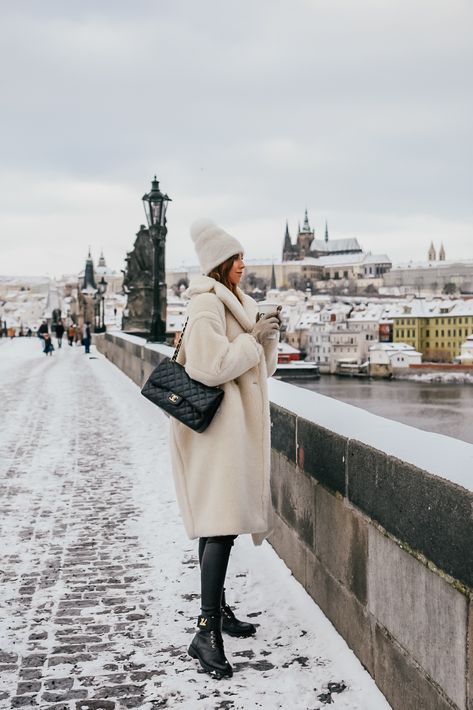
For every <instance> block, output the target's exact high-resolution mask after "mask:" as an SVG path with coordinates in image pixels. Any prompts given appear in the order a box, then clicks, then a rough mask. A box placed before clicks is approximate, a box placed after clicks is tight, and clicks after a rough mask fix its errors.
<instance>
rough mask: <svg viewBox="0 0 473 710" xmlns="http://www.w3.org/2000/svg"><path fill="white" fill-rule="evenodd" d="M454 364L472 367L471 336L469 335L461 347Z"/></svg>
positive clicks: (472, 349)
mask: <svg viewBox="0 0 473 710" xmlns="http://www.w3.org/2000/svg"><path fill="white" fill-rule="evenodd" d="M455 362H458V363H460V364H461V365H473V335H469V336H468V337H467V339H466V340H465V342H464V343H462V346H461V352H460V355H459V356H458V357H456V358H455Z"/></svg>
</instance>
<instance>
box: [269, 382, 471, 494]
mask: <svg viewBox="0 0 473 710" xmlns="http://www.w3.org/2000/svg"><path fill="white" fill-rule="evenodd" d="M269 396H270V400H271V402H273V404H276V405H278V406H280V407H283V408H284V409H287V410H288V411H290V412H293V413H294V414H295V415H296V416H298V417H302V418H303V419H307V420H308V421H310V422H314V424H318V425H319V426H321V427H324V428H325V429H328V430H330V431H332V432H335V433H336V434H340V435H341V436H344V437H347V438H349V439H356V440H357V441H360V442H362V443H364V444H366V445H367V446H371V447H372V448H374V449H378V450H380V451H384V452H385V453H386V454H389V455H390V456H394V457H396V458H398V459H400V460H401V461H406V462H407V463H410V464H412V465H413V466H417V467H418V468H421V469H423V470H424V471H427V472H428V473H430V474H432V475H434V476H438V477H439V478H443V479H445V480H448V481H451V482H452V483H456V484H457V485H459V486H462V487H463V488H466V489H467V490H469V491H473V444H468V443H467V442H464V441H460V440H458V439H453V438H452V437H450V436H443V435H442V434H434V433H431V432H427V431H423V430H421V429H416V428H415V427H412V426H408V425H407V424H401V423H400V422H395V421H393V420H391V419H386V418H385V417H380V416H379V415H377V414H371V412H366V411H365V410H364V409H360V408H359V407H354V406H353V405H351V404H346V403H345V402H339V401H337V400H335V399H333V398H331V397H325V396H324V395H321V394H318V393H316V392H311V391H309V390H304V389H302V388H300V387H296V386H295V385H291V384H289V383H287V382H281V381H280V380H275V379H273V378H271V379H270V381H269Z"/></svg>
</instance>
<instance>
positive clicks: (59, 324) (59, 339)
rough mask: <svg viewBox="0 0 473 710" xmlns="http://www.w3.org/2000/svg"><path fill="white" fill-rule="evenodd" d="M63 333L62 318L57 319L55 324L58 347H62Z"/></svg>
mask: <svg viewBox="0 0 473 710" xmlns="http://www.w3.org/2000/svg"><path fill="white" fill-rule="evenodd" d="M63 335H64V324H63V322H62V320H59V321H58V322H57V325H56V338H57V346H58V348H61V347H62V336H63Z"/></svg>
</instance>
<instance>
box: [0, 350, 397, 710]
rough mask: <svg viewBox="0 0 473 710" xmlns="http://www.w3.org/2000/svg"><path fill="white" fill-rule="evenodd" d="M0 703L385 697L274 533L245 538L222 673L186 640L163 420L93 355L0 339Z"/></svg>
mask: <svg viewBox="0 0 473 710" xmlns="http://www.w3.org/2000/svg"><path fill="white" fill-rule="evenodd" d="M0 388H1V392H2V409H1V411H0V450H1V455H0V512H1V515H0V520H1V541H2V544H1V548H0V581H1V586H0V613H1V616H0V676H1V680H0V708H5V709H6V708H16V707H21V708H30V707H34V708H38V707H39V708H44V709H45V710H46V709H47V710H53V709H54V710H63V709H64V710H66V709H67V710H87V709H90V710H100V709H103V710H115V709H117V710H120V709H122V708H134V707H136V708H143V710H153V709H154V708H184V709H188V710H194V709H196V710H199V709H206V710H211V709H214V708H215V709H218V708H221V709H224V708H225V709H229V710H240V709H241V710H243V709H244V710H249V709H252V708H263V709H264V710H275V709H276V708H291V710H316V709H318V708H323V707H325V706H326V705H329V704H330V705H331V706H333V707H334V708H335V709H336V708H345V709H348V708H350V710H357V709H359V710H388V708H389V705H388V704H387V702H386V700H385V699H384V697H383V696H382V695H381V693H380V692H379V691H378V690H377V689H376V686H375V685H374V682H373V681H372V679H371V678H370V676H369V675H368V674H367V673H366V672H365V671H364V670H363V669H362V667H361V665H360V664H359V662H358V661H357V660H356V658H355V657H354V655H353V654H352V653H351V652H350V651H349V649H348V648H347V647H346V645H345V643H344V642H343V641H342V640H341V639H340V637H339V636H338V635H337V634H336V632H335V631H334V629H333V627H332V626H331V625H330V624H329V622H328V621H327V620H326V619H325V617H324V616H323V615H322V614H321V612H320V610H319V609H318V607H317V606H316V605H315V604H314V603H313V602H312V601H311V600H310V598H309V597H308V596H307V595H306V594H305V592H304V591H303V590H302V588H301V587H300V586H299V585H298V584H297V583H296V582H295V581H294V579H293V578H292V577H291V576H290V573H289V572H288V570H287V568H286V567H285V566H284V564H283V563H282V562H281V561H280V560H279V559H278V558H277V557H276V555H275V553H274V552H273V550H272V549H271V548H270V546H269V545H267V544H265V545H263V547H262V548H259V549H255V548H253V546H252V545H251V543H250V541H249V539H248V538H245V537H242V538H240V539H239V540H238V541H237V543H236V545H235V549H234V553H232V559H231V562H230V570H229V579H228V584H227V589H228V597H229V600H230V601H231V602H232V603H233V605H234V606H235V608H236V611H237V614H238V613H239V614H241V616H242V617H244V616H245V615H247V614H248V615H249V616H251V617H252V618H253V621H254V622H255V623H258V624H259V629H258V635H257V637H256V638H253V639H227V640H226V650H227V652H228V655H229V657H230V658H231V661H232V663H233V666H234V671H235V675H234V677H233V679H232V680H231V681H223V680H222V681H220V682H217V681H214V680H211V679H210V678H209V677H208V676H206V675H205V674H202V673H200V672H199V671H198V667H197V664H196V662H195V661H193V660H191V659H190V658H189V657H188V656H187V653H186V648H187V644H188V643H189V641H190V639H191V637H192V633H193V625H194V621H195V617H196V615H197V613H198V611H199V607H198V589H199V575H198V564H197V560H196V544H195V542H192V541H189V540H187V538H186V537H185V534H184V532H183V529H182V525H181V523H180V520H179V517H178V514H177V508H176V505H175V502H174V493H173V488H172V480H171V473H170V466H169V458H168V448H167V430H168V422H167V419H166V417H165V416H164V415H162V414H161V413H160V412H159V411H158V410H157V409H156V408H155V407H153V405H151V404H150V403H148V402H147V401H145V400H144V399H143V398H142V397H141V396H140V394H139V390H138V388H137V387H136V385H134V384H133V383H132V382H131V381H130V380H129V379H128V378H126V377H125V376H124V375H123V374H122V373H121V372H119V371H118V370H117V369H116V368H115V367H113V366H112V365H111V364H110V363H108V362H107V361H106V360H104V359H103V358H102V357H101V356H100V355H98V354H97V353H94V352H93V353H92V356H91V357H90V358H89V357H87V356H85V355H84V353H83V349H82V348H77V347H74V348H69V347H68V346H67V345H65V346H64V345H63V348H62V349H61V350H56V351H55V353H54V354H53V356H52V357H45V356H44V355H43V354H42V353H41V351H40V348H39V343H38V342H37V341H35V340H29V339H26V338H25V339H16V340H14V341H8V342H5V341H4V342H2V343H1V344H0Z"/></svg>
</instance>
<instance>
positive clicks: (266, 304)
mask: <svg viewBox="0 0 473 710" xmlns="http://www.w3.org/2000/svg"><path fill="white" fill-rule="evenodd" d="M278 306H279V303H273V302H272V301H261V302H260V303H258V313H259V314H260V316H267V315H269V314H270V313H276V311H277V310H278Z"/></svg>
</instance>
